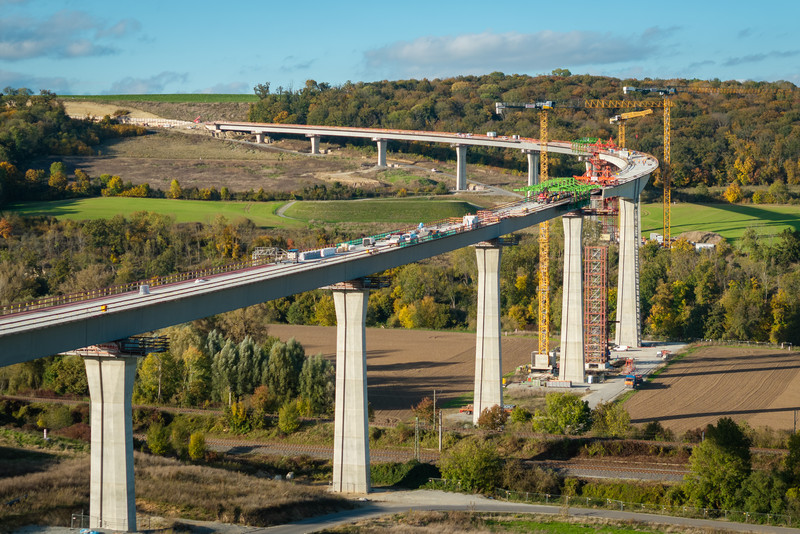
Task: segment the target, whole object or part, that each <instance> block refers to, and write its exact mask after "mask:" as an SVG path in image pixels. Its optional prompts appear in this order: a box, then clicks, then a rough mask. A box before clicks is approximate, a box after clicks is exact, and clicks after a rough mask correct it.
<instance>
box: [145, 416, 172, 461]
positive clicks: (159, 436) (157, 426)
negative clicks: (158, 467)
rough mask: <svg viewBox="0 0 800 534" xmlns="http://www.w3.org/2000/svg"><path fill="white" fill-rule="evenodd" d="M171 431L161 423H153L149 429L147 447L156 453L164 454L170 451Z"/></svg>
mask: <svg viewBox="0 0 800 534" xmlns="http://www.w3.org/2000/svg"><path fill="white" fill-rule="evenodd" d="M169 441H170V433H169V430H168V429H167V427H165V426H164V425H163V424H161V423H153V424H152V425H150V428H149V429H147V448H148V449H150V452H152V453H153V454H155V455H158V456H163V455H165V454H167V453H168V452H169V451H170V443H169Z"/></svg>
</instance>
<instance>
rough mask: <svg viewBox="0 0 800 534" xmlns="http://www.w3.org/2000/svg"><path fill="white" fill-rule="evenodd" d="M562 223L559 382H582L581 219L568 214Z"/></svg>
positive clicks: (583, 373) (583, 355)
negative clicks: (562, 253)
mask: <svg viewBox="0 0 800 534" xmlns="http://www.w3.org/2000/svg"><path fill="white" fill-rule="evenodd" d="M562 221H563V223H564V287H563V292H562V295H561V360H560V363H559V370H558V379H559V380H571V381H572V382H577V383H583V382H584V380H585V375H586V367H585V366H586V363H585V361H584V360H585V353H584V344H583V254H582V252H583V247H582V246H581V232H582V230H583V217H581V216H580V215H576V214H567V215H564V216H563V217H562Z"/></svg>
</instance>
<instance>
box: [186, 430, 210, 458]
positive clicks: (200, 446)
mask: <svg viewBox="0 0 800 534" xmlns="http://www.w3.org/2000/svg"><path fill="white" fill-rule="evenodd" d="M188 452H189V458H191V459H192V460H194V461H197V460H202V459H203V458H204V457H205V455H206V437H205V434H203V433H202V432H192V435H191V436H189V451H188Z"/></svg>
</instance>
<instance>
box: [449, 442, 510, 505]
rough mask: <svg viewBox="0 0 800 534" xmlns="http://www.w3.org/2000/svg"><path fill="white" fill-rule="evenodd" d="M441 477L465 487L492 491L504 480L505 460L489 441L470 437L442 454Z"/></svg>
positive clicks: (466, 488) (470, 489)
mask: <svg viewBox="0 0 800 534" xmlns="http://www.w3.org/2000/svg"><path fill="white" fill-rule="evenodd" d="M441 470H442V477H444V478H446V479H448V480H452V481H454V482H460V483H461V488H462V489H464V490H466V491H480V492H489V491H492V490H493V489H494V488H495V487H496V486H498V485H499V483H500V482H501V481H502V470H503V461H502V460H501V459H500V456H499V454H498V453H497V451H496V450H495V448H494V445H493V444H492V443H491V442H488V441H476V440H474V439H468V440H463V441H461V442H460V443H459V444H458V445H456V446H455V447H453V448H452V449H450V450H449V451H447V452H446V453H445V454H444V455H442V460H441Z"/></svg>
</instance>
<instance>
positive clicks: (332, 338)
mask: <svg viewBox="0 0 800 534" xmlns="http://www.w3.org/2000/svg"><path fill="white" fill-rule="evenodd" d="M269 334H270V335H272V336H278V337H280V338H281V339H284V340H286V339H289V338H291V337H294V338H295V339H297V340H298V341H299V342H300V343H301V344H302V345H303V347H304V348H305V350H306V354H319V353H321V354H322V355H323V356H324V357H325V358H328V359H331V360H334V359H335V358H336V327H332V326H331V327H325V326H296V325H283V324H281V325H278V324H273V325H270V326H269ZM502 347H503V373H504V374H506V373H510V372H513V371H514V369H515V368H516V367H517V366H519V365H522V364H524V363H530V361H531V351H532V350H535V349H536V339H535V338H532V337H522V336H504V337H503V339H502ZM474 385H475V334H474V333H468V332H444V331H431V330H405V329H399V328H398V329H392V328H386V329H384V328H367V387H368V393H367V395H368V397H369V402H370V403H372V406H373V408H375V410H376V411H377V412H378V414H377V418H380V419H381V420H383V421H385V422H393V421H397V420H402V419H405V418H406V417H407V416H408V415H410V413H411V412H410V410H409V409H410V407H411V406H412V405H414V404H417V403H418V402H419V401H420V400H422V398H424V397H433V390H434V389H435V390H436V398H437V403H438V402H440V400H439V399H441V402H445V403H446V402H447V401H448V400H450V401H454V400H457V399H459V398H466V397H470V398H471V395H472V392H473V387H474ZM469 402H471V401H465V403H469Z"/></svg>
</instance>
